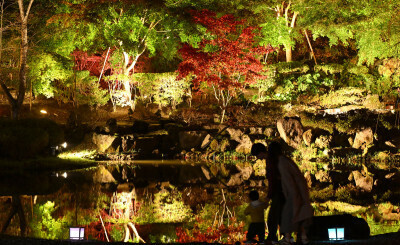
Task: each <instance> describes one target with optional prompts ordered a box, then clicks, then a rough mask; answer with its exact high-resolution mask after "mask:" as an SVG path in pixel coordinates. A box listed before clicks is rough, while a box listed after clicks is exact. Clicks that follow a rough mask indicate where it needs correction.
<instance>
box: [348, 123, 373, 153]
mask: <svg viewBox="0 0 400 245" xmlns="http://www.w3.org/2000/svg"><path fill="white" fill-rule="evenodd" d="M373 143H374V133H373V131H372V129H371V128H365V129H363V130H361V131H358V132H357V133H356V137H355V138H354V143H353V148H356V149H365V148H366V147H368V146H369V145H372V144H373Z"/></svg>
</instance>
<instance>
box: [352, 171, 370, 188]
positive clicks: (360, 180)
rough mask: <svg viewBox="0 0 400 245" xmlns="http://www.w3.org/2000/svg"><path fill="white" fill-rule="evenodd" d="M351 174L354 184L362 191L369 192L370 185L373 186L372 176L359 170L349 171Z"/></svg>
mask: <svg viewBox="0 0 400 245" xmlns="http://www.w3.org/2000/svg"><path fill="white" fill-rule="evenodd" d="M351 174H352V175H353V178H354V181H355V183H356V186H357V187H358V188H360V189H361V190H363V191H367V192H371V191H372V187H373V186H374V178H373V177H372V176H370V175H369V174H368V173H365V174H363V173H361V172H360V171H357V170H356V171H353V172H352V173H351Z"/></svg>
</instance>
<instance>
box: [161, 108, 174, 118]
mask: <svg viewBox="0 0 400 245" xmlns="http://www.w3.org/2000/svg"><path fill="white" fill-rule="evenodd" d="M172 111H173V110H172V108H171V107H169V106H168V107H163V108H162V109H161V113H160V115H161V118H164V119H168V118H169V117H170V116H171V114H172Z"/></svg>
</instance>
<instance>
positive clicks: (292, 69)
mask: <svg viewBox="0 0 400 245" xmlns="http://www.w3.org/2000/svg"><path fill="white" fill-rule="evenodd" d="M271 68H272V69H275V70H276V71H277V72H278V73H283V74H287V73H306V72H308V71H309V70H310V68H309V67H308V65H307V64H303V63H301V62H298V61H292V62H280V63H277V64H274V65H271Z"/></svg>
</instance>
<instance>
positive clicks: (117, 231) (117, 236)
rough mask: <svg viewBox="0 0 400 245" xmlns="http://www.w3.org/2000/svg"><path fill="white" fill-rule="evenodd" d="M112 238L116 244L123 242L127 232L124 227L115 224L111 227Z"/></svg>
mask: <svg viewBox="0 0 400 245" xmlns="http://www.w3.org/2000/svg"><path fill="white" fill-rule="evenodd" d="M110 236H111V239H112V240H113V241H115V242H120V241H123V240H124V237H125V230H124V228H123V227H122V225H119V224H115V225H113V226H111V231H110Z"/></svg>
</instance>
